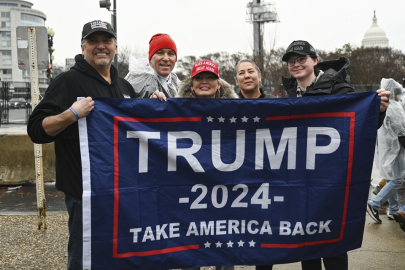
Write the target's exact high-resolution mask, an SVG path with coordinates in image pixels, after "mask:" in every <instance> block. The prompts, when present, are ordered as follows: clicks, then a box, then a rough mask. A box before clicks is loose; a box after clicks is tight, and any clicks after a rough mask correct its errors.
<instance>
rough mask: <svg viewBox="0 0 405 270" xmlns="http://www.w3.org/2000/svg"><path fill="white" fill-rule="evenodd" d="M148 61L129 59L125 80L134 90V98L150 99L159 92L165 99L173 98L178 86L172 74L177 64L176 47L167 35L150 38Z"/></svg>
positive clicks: (174, 75) (175, 77)
mask: <svg viewBox="0 0 405 270" xmlns="http://www.w3.org/2000/svg"><path fill="white" fill-rule="evenodd" d="M148 61H149V62H147V61H145V62H144V61H143V59H137V58H134V57H131V58H130V63H129V73H128V74H127V76H125V79H126V80H127V81H129V83H130V84H131V85H132V87H133V88H134V91H135V94H136V97H140V98H150V97H152V95H153V94H154V93H155V94H156V95H158V93H159V92H160V93H163V95H164V96H165V97H167V98H169V97H175V96H176V93H177V89H178V88H179V85H180V80H179V78H178V77H177V75H176V74H175V73H173V72H172V71H173V69H174V67H175V65H176V62H177V47H176V44H175V43H174V41H173V40H172V38H171V37H170V36H169V35H167V34H156V35H153V36H152V38H151V39H150V41H149V57H148ZM162 97H163V96H162Z"/></svg>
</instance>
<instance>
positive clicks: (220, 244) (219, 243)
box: [215, 240, 253, 248]
mask: <svg viewBox="0 0 405 270" xmlns="http://www.w3.org/2000/svg"><path fill="white" fill-rule="evenodd" d="M252 241H253V240H252ZM215 245H216V246H217V248H220V247H221V246H222V243H221V242H219V241H218V243H215Z"/></svg>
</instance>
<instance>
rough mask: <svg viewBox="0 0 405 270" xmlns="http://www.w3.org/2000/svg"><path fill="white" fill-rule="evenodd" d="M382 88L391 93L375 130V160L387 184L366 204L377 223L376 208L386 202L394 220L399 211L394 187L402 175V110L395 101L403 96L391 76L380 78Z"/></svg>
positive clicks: (404, 167)
mask: <svg viewBox="0 0 405 270" xmlns="http://www.w3.org/2000/svg"><path fill="white" fill-rule="evenodd" d="M381 87H383V88H385V89H387V90H389V91H390V92H391V102H390V103H391V104H390V106H389V107H388V109H387V113H386V117H385V119H384V122H383V125H382V127H381V128H380V129H379V130H378V134H377V145H376V152H375V155H374V159H375V164H376V166H377V169H378V170H379V172H380V175H381V177H383V178H384V179H386V184H385V186H384V188H382V189H381V190H380V192H379V193H378V194H377V195H376V196H375V197H374V198H373V199H371V200H370V201H369V202H368V205H367V213H368V214H369V215H370V216H371V218H372V219H374V220H375V221H376V222H377V223H381V222H382V221H381V219H380V217H379V213H378V209H379V208H380V207H381V206H382V205H383V204H384V203H385V202H387V201H388V203H389V208H388V212H387V217H388V218H389V219H392V220H393V219H394V214H396V213H397V211H398V210H399V205H398V197H397V190H398V189H399V188H400V187H401V186H402V182H403V180H404V177H405V156H404V154H405V150H404V147H405V112H404V110H403V108H402V105H401V104H400V102H399V101H398V99H399V96H400V95H402V86H401V85H400V84H399V83H397V82H396V81H395V80H394V79H382V80H381Z"/></svg>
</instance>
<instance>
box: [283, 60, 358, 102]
mask: <svg viewBox="0 0 405 270" xmlns="http://www.w3.org/2000/svg"><path fill="white" fill-rule="evenodd" d="M349 65H350V61H349V59H347V58H346V57H339V58H338V59H337V60H331V61H324V62H320V63H318V65H317V67H318V68H319V69H321V70H322V71H323V72H324V74H323V75H322V76H321V77H320V78H319V80H318V81H317V82H316V83H315V84H313V85H310V86H309V87H307V90H306V91H305V93H304V95H303V96H315V95H342V94H348V93H354V89H353V87H351V85H350V78H349V75H347V72H346V70H347V69H348V68H349ZM297 84H298V83H297V80H296V79H295V78H294V77H290V78H284V77H283V85H284V89H285V91H286V92H287V94H288V96H289V97H296V96H297Z"/></svg>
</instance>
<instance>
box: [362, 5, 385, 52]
mask: <svg viewBox="0 0 405 270" xmlns="http://www.w3.org/2000/svg"><path fill="white" fill-rule="evenodd" d="M361 46H363V47H365V48H369V47H382V48H387V47H389V46H388V38H387V35H386V34H385V31H384V30H383V29H381V28H380V27H379V26H378V25H377V17H376V16H375V11H374V17H373V25H371V27H370V28H369V29H368V30H367V31H366V33H365V34H364V38H363V40H362V41H361Z"/></svg>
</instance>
